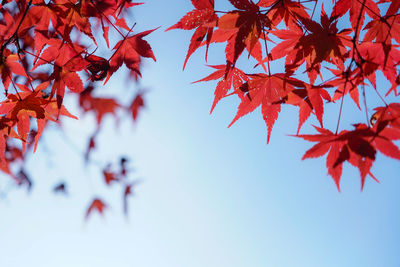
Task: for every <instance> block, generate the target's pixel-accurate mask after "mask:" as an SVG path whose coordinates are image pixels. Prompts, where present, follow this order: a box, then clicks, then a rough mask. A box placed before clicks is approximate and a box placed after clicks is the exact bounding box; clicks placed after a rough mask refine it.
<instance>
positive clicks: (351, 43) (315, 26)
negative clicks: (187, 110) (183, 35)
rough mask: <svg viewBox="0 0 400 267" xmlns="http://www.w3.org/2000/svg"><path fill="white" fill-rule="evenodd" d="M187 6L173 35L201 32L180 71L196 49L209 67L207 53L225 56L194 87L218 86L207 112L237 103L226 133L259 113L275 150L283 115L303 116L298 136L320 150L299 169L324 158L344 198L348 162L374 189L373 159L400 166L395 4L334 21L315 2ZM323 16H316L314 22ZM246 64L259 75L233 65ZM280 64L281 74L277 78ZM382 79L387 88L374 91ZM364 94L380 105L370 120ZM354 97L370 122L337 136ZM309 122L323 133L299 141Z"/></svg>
mask: <svg viewBox="0 0 400 267" xmlns="http://www.w3.org/2000/svg"><path fill="white" fill-rule="evenodd" d="M191 2H192V4H193V6H194V10H192V11H190V12H188V13H187V14H186V15H185V16H183V17H182V18H181V19H180V20H179V21H178V22H177V23H176V24H175V25H173V26H171V27H169V28H168V29H167V30H171V29H182V30H195V32H194V34H193V36H192V38H191V40H190V44H189V49H188V52H187V55H186V58H185V61H184V65H183V68H185V66H186V64H187V62H188V59H189V58H190V56H191V55H192V54H193V53H194V52H195V51H196V50H197V49H199V48H200V47H202V46H206V58H205V59H206V60H207V54H208V50H209V47H210V45H212V44H215V43H220V44H223V45H224V46H225V59H226V62H224V63H223V64H222V65H211V66H210V67H212V68H213V69H215V71H214V72H213V73H212V74H210V75H209V76H207V77H205V78H203V79H201V80H199V81H197V82H203V81H212V80H216V81H218V83H217V86H216V88H215V91H214V94H215V97H214V101H213V104H212V107H211V112H212V111H213V110H214V108H215V106H216V104H217V103H218V102H219V101H220V100H221V99H222V98H225V97H228V96H232V95H237V96H238V97H239V100H240V104H239V106H238V110H237V113H236V115H235V116H234V118H233V120H232V122H231V123H230V124H229V126H231V125H232V124H233V123H235V122H236V121H237V120H238V119H239V118H241V117H242V116H244V115H246V114H248V113H250V112H253V111H254V110H256V109H257V108H258V107H260V109H261V113H262V117H263V119H264V121H265V123H266V126H267V142H269V140H270V136H271V132H272V128H273V126H274V124H275V122H276V121H277V119H278V117H279V114H280V112H281V110H282V108H283V107H285V106H286V105H292V106H296V107H298V108H299V123H298V127H297V133H296V135H295V136H297V137H300V138H303V139H304V140H307V141H310V142H317V144H315V145H314V146H313V147H312V148H311V149H309V150H308V151H307V152H306V153H305V154H304V156H303V159H306V158H315V157H321V156H323V155H325V154H327V159H326V167H327V169H328V174H329V175H330V176H332V178H333V180H334V181H335V183H336V185H337V187H338V189H339V190H340V187H339V185H340V178H341V175H342V165H343V163H344V162H348V163H350V164H351V165H352V166H355V167H357V168H358V169H359V171H360V176H361V188H363V186H364V182H365V179H366V177H367V176H368V175H369V176H371V177H372V178H373V179H375V180H376V178H375V177H374V175H373V174H372V172H371V167H372V165H373V163H374V161H375V159H376V153H377V151H379V152H380V153H382V154H384V155H385V156H388V157H391V158H393V159H397V160H400V149H399V146H398V145H396V143H395V141H396V140H399V139H400V127H399V126H400V105H399V104H398V103H396V102H395V101H396V99H397V97H398V96H399V93H398V91H397V88H398V86H399V84H400V76H399V64H400V50H399V45H400V31H399V29H400V14H399V8H400V4H399V1H391V0H380V1H376V0H337V1H336V0H335V1H332V4H331V6H330V9H331V12H328V13H330V14H328V13H327V12H326V11H325V7H324V4H325V5H326V4H328V5H329V3H322V2H323V1H317V0H311V1H308V0H307V1H294V0H293V1H292V0H259V1H253V0H229V3H230V4H231V6H232V7H233V9H231V10H228V11H221V10H215V5H214V0H191ZM256 2H257V3H256ZM318 8H320V10H321V12H320V16H316V15H315V14H314V13H315V11H316V10H317V9H318ZM346 21H347V22H346ZM349 21H350V23H349ZM343 25H345V27H346V28H345V27H343ZM243 54H247V55H246V56H247V57H248V62H252V61H255V62H256V64H255V68H258V69H260V68H261V70H262V71H261V72H257V73H248V72H245V71H244V70H243V69H240V68H239V67H238V66H237V65H238V64H237V63H238V62H239V58H241V57H243ZM250 60H252V61H250ZM279 62H283V63H282V64H280V63H279ZM250 64H251V63H247V65H250ZM274 64H275V65H274ZM279 64H280V65H281V66H282V67H283V68H282V70H281V71H275V69H276V68H274V66H276V65H279ZM379 72H380V73H382V74H383V76H384V77H385V78H386V80H387V81H388V83H389V84H390V88H383V86H382V85H381V83H379V84H377V75H379ZM304 73H305V74H304ZM367 90H369V91H372V92H373V94H374V95H375V96H376V98H377V99H379V101H380V102H381V105H380V106H379V105H378V106H375V107H374V112H371V108H370V107H369V106H367V101H366V98H365V95H366V91H367ZM382 91H383V92H384V93H382ZM360 95H362V96H363V100H364V101H362V102H361V103H360ZM348 96H350V98H351V99H352V101H353V102H354V103H355V104H356V106H357V108H358V109H359V110H360V111H361V112H363V113H364V114H365V121H364V122H359V121H357V122H355V123H354V124H353V127H354V128H352V129H350V130H342V131H339V129H340V127H341V125H340V119H341V117H342V116H343V113H342V109H343V101H344V99H345V98H346V97H348ZM390 99H394V101H393V100H392V103H391V102H390ZM334 104H337V106H338V110H339V115H338V119H337V126H336V129H335V130H333V131H331V130H329V129H327V128H325V127H324V110H325V109H326V106H327V105H334ZM310 116H315V118H316V120H317V121H318V123H319V126H315V129H316V130H317V132H318V133H317V134H299V133H300V130H301V128H302V126H303V124H304V123H305V122H306V121H307V120H308V118H309V117H310Z"/></svg>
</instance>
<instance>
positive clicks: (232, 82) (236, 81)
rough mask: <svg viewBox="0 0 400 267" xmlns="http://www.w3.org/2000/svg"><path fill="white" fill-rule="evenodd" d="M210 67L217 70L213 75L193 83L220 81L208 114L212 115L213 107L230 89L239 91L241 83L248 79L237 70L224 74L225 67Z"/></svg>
mask: <svg viewBox="0 0 400 267" xmlns="http://www.w3.org/2000/svg"><path fill="white" fill-rule="evenodd" d="M210 67H212V68H214V69H217V70H216V71H215V72H214V73H211V74H210V75H208V76H207V77H205V78H203V79H201V80H198V81H195V82H193V83H198V82H204V81H212V80H217V79H221V80H220V81H219V82H218V84H217V87H216V88H215V91H214V101H213V104H212V106H211V111H210V113H212V112H213V110H214V108H215V106H216V105H217V103H218V102H219V101H220V100H221V99H222V98H223V97H225V96H227V95H228V93H229V91H230V90H231V88H233V90H237V89H239V88H240V86H242V85H243V83H244V82H245V81H247V80H248V78H247V75H246V74H245V73H244V72H243V71H241V70H240V69H238V68H231V69H230V71H229V72H228V73H226V66H225V65H214V66H211V65H210Z"/></svg>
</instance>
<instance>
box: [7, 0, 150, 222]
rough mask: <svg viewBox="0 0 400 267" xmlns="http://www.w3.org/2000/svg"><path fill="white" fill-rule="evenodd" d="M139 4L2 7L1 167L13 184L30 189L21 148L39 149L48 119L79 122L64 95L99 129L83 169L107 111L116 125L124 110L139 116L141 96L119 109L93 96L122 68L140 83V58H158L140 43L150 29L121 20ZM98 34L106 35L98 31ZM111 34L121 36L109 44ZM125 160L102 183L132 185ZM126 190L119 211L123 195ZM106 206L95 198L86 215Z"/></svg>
mask: <svg viewBox="0 0 400 267" xmlns="http://www.w3.org/2000/svg"><path fill="white" fill-rule="evenodd" d="M140 4H142V3H135V2H133V1H131V0H107V1H96V0H79V1H75V0H73V1H71V0H52V1H44V0H30V1H26V0H17V1H2V2H1V5H0V13H1V15H0V45H1V48H0V73H1V75H0V78H1V81H2V84H3V86H4V93H5V97H6V98H5V99H4V100H3V101H1V102H0V115H1V117H0V130H1V134H0V169H1V170H2V171H3V172H5V173H7V174H8V175H10V176H11V178H12V179H14V180H15V182H16V183H17V184H18V185H24V184H26V185H27V186H28V188H30V187H31V185H32V182H31V179H30V177H29V174H28V173H27V172H26V171H25V170H24V168H23V163H24V160H25V155H26V150H27V148H28V149H29V148H30V147H31V145H33V150H36V149H37V144H38V142H39V141H40V139H41V137H42V136H43V133H44V132H45V131H46V129H47V125H48V122H54V123H56V124H59V123H60V118H61V117H62V116H65V117H70V118H74V119H77V117H76V116H74V115H72V114H71V113H70V112H68V110H67V108H66V107H65V106H64V105H63V102H64V97H65V96H66V94H67V93H68V94H76V95H78V99H79V105H80V107H81V110H82V112H83V113H94V115H95V117H96V121H97V125H98V127H97V129H96V131H95V132H94V133H93V135H92V136H91V138H90V140H89V145H88V148H87V151H86V153H85V155H84V158H85V160H86V163H88V164H92V160H91V158H90V157H89V156H90V153H92V151H93V150H94V148H95V144H96V140H95V138H96V136H97V134H98V133H99V131H100V130H101V125H102V122H103V120H104V117H105V116H106V115H107V114H112V115H113V116H114V117H115V118H116V119H117V120H118V117H119V115H120V114H119V112H125V113H126V114H132V118H133V120H134V121H135V120H136V119H137V117H138V112H139V111H140V109H141V108H142V107H143V106H144V98H143V97H142V94H141V93H140V92H137V93H135V95H136V97H135V99H134V100H133V101H132V103H131V104H129V103H128V104H122V103H120V100H119V98H118V97H102V96H101V95H98V94H96V91H97V90H96V88H98V87H99V85H100V86H102V84H100V83H101V81H104V80H105V83H106V82H107V81H108V80H109V79H110V78H111V77H112V76H113V74H114V73H116V72H117V71H118V70H119V68H120V67H121V66H122V64H125V66H126V67H127V68H128V69H129V71H132V72H134V73H136V75H137V77H136V78H138V77H140V75H141V71H140V69H141V64H140V63H141V61H142V58H151V59H153V60H154V61H155V60H156V58H155V56H154V53H153V51H152V49H151V47H150V45H149V44H148V43H147V41H146V40H144V38H145V37H146V36H147V35H148V34H150V33H151V32H153V31H154V29H153V30H147V31H144V32H136V31H135V29H134V26H135V25H136V23H133V22H131V21H126V15H127V14H128V13H127V10H128V9H131V8H132V7H134V6H137V5H140ZM129 24H131V25H129ZM128 25H129V26H128ZM99 30H100V32H102V33H103V34H97V33H98V32H99ZM111 31H114V32H115V33H116V34H117V35H119V38H118V39H116V38H114V40H109V35H110V32H111ZM113 34H114V33H113ZM114 35H115V34H114ZM110 45H113V48H112V49H110ZM18 143H19V144H20V145H18ZM17 152H18V153H17ZM126 161H127V160H126V159H125V158H124V160H123V162H124V163H123V164H122V163H121V170H120V172H121V173H120V174H118V175H117V174H114V173H112V172H109V171H107V170H106V169H104V171H102V173H103V174H104V176H105V181H106V183H107V185H112V183H111V182H112V181H114V182H119V183H121V186H122V187H123V188H125V187H127V186H129V183H128V180H127V179H128V178H127V175H128V171H127V167H126ZM15 164H19V165H20V166H19V167H18V168H17V171H16V172H14V171H13V170H14V169H16V168H11V167H10V165H15ZM117 176H118V177H117ZM122 177H123V178H124V179H122ZM53 190H54V192H62V193H66V192H67V191H66V184H65V183H64V182H62V183H60V184H58V185H57V186H55V187H54V189H53ZM124 190H125V189H124ZM125 191H126V190H125ZM125 191H124V192H123V199H124V201H123V206H124V207H126V206H127V204H126V197H127V195H128V194H127V193H126V192H125ZM105 208H106V205H105V204H104V202H103V201H102V200H100V199H98V198H96V199H95V200H93V201H92V204H91V205H90V207H89V209H88V212H87V214H86V217H88V216H89V215H90V214H91V212H92V211H93V210H97V211H98V212H100V213H103V210H104V209H105ZM124 210H125V208H124Z"/></svg>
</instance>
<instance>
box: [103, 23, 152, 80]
mask: <svg viewBox="0 0 400 267" xmlns="http://www.w3.org/2000/svg"><path fill="white" fill-rule="evenodd" d="M154 30H156V29H153V30H148V31H144V32H141V33H138V34H135V35H133V36H130V37H126V38H124V39H123V40H121V41H119V42H118V43H117V44H116V45H115V46H114V48H113V49H114V50H115V52H114V54H113V56H112V57H111V59H110V60H109V61H110V69H109V72H108V76H107V79H106V81H105V82H107V81H108V80H109V79H110V77H111V75H112V74H113V73H114V72H115V71H117V70H118V69H119V68H120V67H121V66H122V63H125V65H126V66H127V67H128V69H130V70H132V71H134V72H136V73H137V74H139V75H141V73H140V68H139V63H140V57H147V58H152V59H153V60H154V61H156V58H155V56H154V54H153V51H152V50H151V47H150V45H149V43H147V42H146V41H145V40H143V39H142V38H143V37H145V36H146V35H148V34H150V33H151V32H153V31H154Z"/></svg>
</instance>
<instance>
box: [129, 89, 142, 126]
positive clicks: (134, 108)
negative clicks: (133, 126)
mask: <svg viewBox="0 0 400 267" xmlns="http://www.w3.org/2000/svg"><path fill="white" fill-rule="evenodd" d="M144 106H145V105H144V99H143V94H142V93H138V94H137V95H136V96H135V97H134V99H133V101H132V104H131V105H130V107H129V110H130V111H131V113H132V118H133V121H136V120H137V118H138V115H139V110H141V109H143V108H144Z"/></svg>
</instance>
